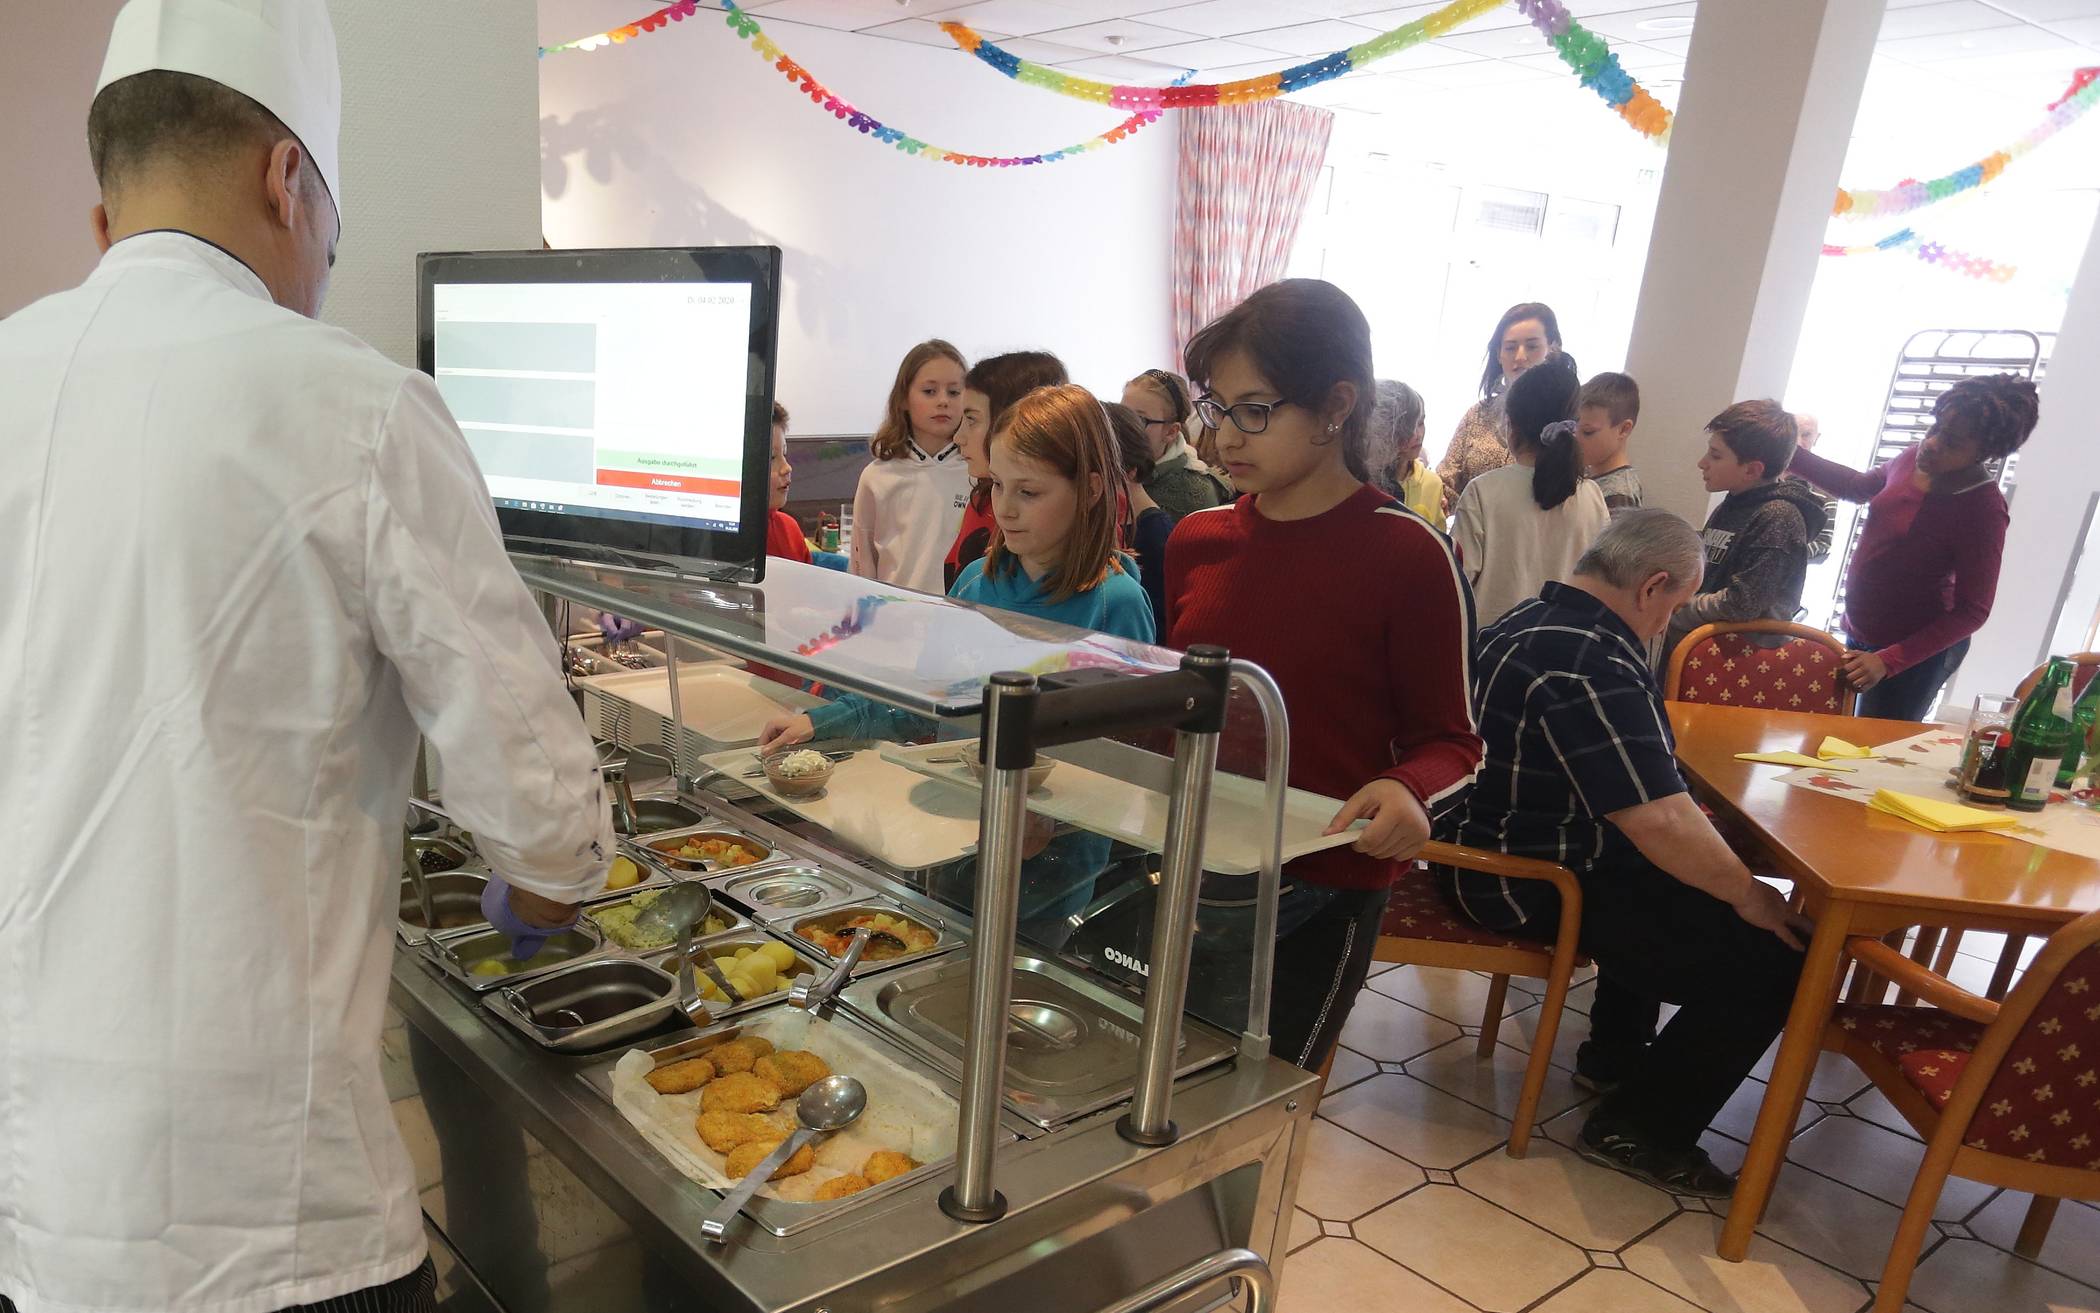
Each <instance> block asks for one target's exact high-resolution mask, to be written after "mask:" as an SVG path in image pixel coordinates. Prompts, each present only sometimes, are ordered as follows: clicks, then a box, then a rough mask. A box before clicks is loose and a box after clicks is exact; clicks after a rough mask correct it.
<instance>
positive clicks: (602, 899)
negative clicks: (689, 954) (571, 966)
mask: <svg viewBox="0 0 2100 1313" xmlns="http://www.w3.org/2000/svg"><path fill="white" fill-rule="evenodd" d="M643 869H644V870H646V869H648V868H647V867H644V868H643ZM669 887H670V885H669V883H668V882H665V881H659V882H656V883H655V884H654V885H649V884H644V885H638V886H636V887H635V888H632V889H621V890H617V891H615V892H613V893H611V894H607V895H602V896H599V897H595V898H589V899H586V900H585V901H584V904H583V919H584V920H585V921H587V922H590V925H591V928H592V929H593V930H594V931H596V932H597V934H598V937H599V939H601V940H602V941H603V942H604V944H605V947H606V948H607V949H609V950H611V951H612V952H615V953H620V954H623V955H626V956H629V957H647V956H649V955H650V954H653V953H661V952H663V951H665V950H666V949H667V948H669V947H670V945H667V944H657V945H652V946H651V947H648V948H630V947H628V946H627V945H625V944H623V943H621V942H620V941H619V940H617V939H614V938H613V937H612V935H611V934H610V933H608V932H607V931H606V930H605V928H604V927H602V926H600V925H599V924H598V923H597V922H596V921H594V920H592V919H591V913H593V912H598V911H603V910H604V909H605V908H608V907H617V906H619V905H620V904H622V903H626V902H631V901H633V899H634V896H635V895H636V894H637V893H647V892H649V891H650V890H651V889H652V888H654V889H665V888H669ZM707 919H708V921H709V922H710V923H712V922H715V921H717V920H719V922H720V924H719V925H715V926H714V928H713V929H710V930H702V929H701V928H699V927H697V926H696V927H694V929H693V939H694V941H695V942H698V941H700V940H703V939H710V938H717V937H719V936H722V935H735V934H750V933H751V932H752V931H753V930H755V929H756V928H757V927H755V926H753V925H752V924H751V918H749V917H747V916H745V915H744V914H743V913H741V912H739V911H737V909H735V908H734V907H731V906H729V905H728V904H726V903H720V902H718V903H716V904H715V905H714V907H713V908H712V909H710V910H709V912H708V914H707Z"/></svg>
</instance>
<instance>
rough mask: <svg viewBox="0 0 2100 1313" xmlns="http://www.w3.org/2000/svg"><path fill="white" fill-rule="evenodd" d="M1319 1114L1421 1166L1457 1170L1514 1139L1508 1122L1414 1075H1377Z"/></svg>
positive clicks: (1324, 1107) (1347, 1090) (1336, 1098)
mask: <svg viewBox="0 0 2100 1313" xmlns="http://www.w3.org/2000/svg"><path fill="white" fill-rule="evenodd" d="M1320 1115H1321V1116H1322V1117H1325V1118H1327V1119H1328V1120H1330V1121H1334V1122H1338V1123H1340V1124H1341V1125H1343V1126H1346V1127H1348V1128H1349V1129H1350V1130H1352V1131H1355V1132H1356V1133H1357V1134H1358V1135H1361V1136H1363V1137H1364V1138H1365V1139H1367V1140H1369V1141H1370V1142H1371V1143H1373V1144H1375V1145H1379V1146H1382V1147H1383V1148H1385V1149H1386V1150H1387V1151H1389V1152H1391V1153H1396V1154H1399V1155H1400V1156H1401V1157H1402V1158H1405V1159H1407V1160H1408V1161H1409V1162H1411V1163H1414V1164H1416V1165H1417V1166H1421V1167H1444V1168H1454V1167H1457V1166H1458V1165H1459V1164H1460V1163H1462V1162H1465V1161H1466V1160H1467V1159H1469V1158H1473V1157H1476V1156H1478V1155H1479V1154H1481V1153H1484V1152H1485V1151H1487V1150H1489V1149H1492V1148H1494V1147H1495V1146H1496V1145H1498V1144H1501V1143H1503V1142H1504V1141H1506V1140H1507V1139H1508V1138H1509V1123H1508V1122H1507V1121H1504V1120H1503V1119H1502V1118H1500V1117H1496V1116H1494V1115H1493V1114H1491V1113H1486V1112H1482V1111H1481V1110H1480V1109H1478V1108H1476V1107H1474V1106H1473V1105H1472V1104H1470V1103H1467V1102H1465V1101H1464V1100H1463V1099H1455V1098H1453V1097H1451V1096H1450V1095H1448V1094H1446V1093H1444V1092H1443V1091H1442V1090H1439V1089H1437V1088H1435V1087H1434V1086H1430V1085H1424V1084H1423V1083H1422V1082H1421V1081H1418V1080H1416V1079H1415V1078H1414V1077H1412V1076H1374V1077H1372V1078H1371V1079H1370V1080H1367V1081H1364V1082H1362V1083H1361V1084H1357V1085H1352V1086H1350V1087H1349V1088H1348V1089H1346V1090H1343V1091H1342V1092H1341V1093H1340V1094H1338V1095H1336V1096H1335V1097H1334V1098H1332V1099H1330V1100H1328V1101H1326V1103H1324V1104H1323V1105H1322V1106H1321V1109H1320Z"/></svg>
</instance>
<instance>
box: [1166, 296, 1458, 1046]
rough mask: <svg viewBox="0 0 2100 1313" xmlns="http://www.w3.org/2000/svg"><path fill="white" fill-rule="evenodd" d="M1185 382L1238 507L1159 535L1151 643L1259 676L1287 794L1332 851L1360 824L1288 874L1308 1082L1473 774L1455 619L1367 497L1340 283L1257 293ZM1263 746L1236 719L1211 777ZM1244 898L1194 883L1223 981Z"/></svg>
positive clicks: (1366, 410) (1387, 517) (1289, 1042)
mask: <svg viewBox="0 0 2100 1313" xmlns="http://www.w3.org/2000/svg"><path fill="white" fill-rule="evenodd" d="M1188 367H1189V375H1190V377H1191V378H1193V379H1195V380H1196V382H1197V385H1198V387H1199V388H1200V393H1199V399H1198V400H1197V402H1196V412H1197V414H1198V415H1199V416H1201V417H1202V420H1203V422H1204V423H1205V424H1207V425H1210V426H1211V427H1212V428H1214V429H1215V430H1216V431H1217V439H1218V455H1219V458H1220V459H1221V460H1223V461H1224V462H1225V465H1226V471H1227V473H1229V474H1230V475H1231V476H1232V479H1233V481H1234V483H1236V484H1237V485H1238V486H1239V489H1240V492H1241V494H1242V495H1241V496H1240V499H1239V500H1238V501H1237V502H1235V503H1233V504H1232V505H1230V506H1222V507H1219V508H1217V509H1216V510H1209V511H1201V512H1198V513H1196V514H1194V515H1191V516H1189V517H1188V518H1187V519H1185V520H1183V521H1182V522H1181V523H1180V525H1178V526H1177V527H1176V528H1175V530H1174V536H1173V537H1172V538H1171V539H1169V540H1168V543H1167V581H1166V611H1167V617H1166V631H1165V637H1166V641H1167V643H1168V645H1169V646H1171V647H1176V648H1183V649H1186V648H1188V647H1190V646H1192V645H1194V644H1198V643H1215V644H1218V645H1220V646H1222V647H1225V648H1226V649H1228V650H1229V651H1230V652H1231V653H1232V655H1233V656H1235V657H1240V658H1244V659H1246V660H1248V661H1252V662H1254V663H1255V664H1256V665H1258V666H1261V667H1262V668H1263V669H1264V670H1267V671H1268V672H1269V674H1270V675H1272V676H1274V677H1275V679H1276V682H1277V684H1278V685H1279V686H1280V687H1281V688H1282V690H1283V696H1284V701H1285V704H1286V706H1287V707H1288V710H1289V714H1290V730H1291V770H1290V783H1291V784H1292V785H1294V786H1296V787H1297V788H1300V789H1305V790H1307V791H1309V792H1312V793H1317V794H1322V795H1325V796H1326V797H1329V798H1333V799H1336V800H1337V802H1336V806H1337V810H1336V812H1335V814H1334V818H1333V822H1332V825H1331V827H1330V829H1329V831H1328V832H1329V833H1330V834H1335V835H1341V834H1344V833H1345V832H1346V831H1348V830H1349V829H1350V827H1352V826H1354V825H1355V824H1356V823H1357V822H1359V821H1361V822H1365V823H1366V824H1365V825H1364V827H1363V828H1362V829H1361V830H1360V831H1358V832H1357V833H1355V835H1354V837H1353V839H1351V840H1350V841H1349V842H1347V843H1344V844H1342V845H1341V846H1339V847H1336V848H1332V849H1329V850H1327V851H1325V852H1319V853H1314V854H1311V855H1309V856H1306V857H1302V858H1299V859H1298V860H1297V861H1294V862H1292V863H1290V864H1289V865H1288V866H1286V867H1285V868H1284V883H1285V886H1286V888H1287V891H1288V892H1286V893H1285V895H1284V897H1283V902H1282V906H1281V908H1280V915H1279V918H1278V923H1277V930H1278V938H1277V942H1276V946H1275V951H1276V974H1275V982H1276V984H1275V1001H1274V1005H1273V1006H1272V1008H1271V1009H1270V1013H1269V1026H1270V1031H1271V1034H1272V1037H1273V1044H1274V1051H1275V1052H1276V1053H1277V1054H1278V1055H1279V1056H1281V1057H1283V1058H1284V1059H1286V1060H1287V1061H1290V1062H1295V1063H1297V1064H1298V1065H1299V1066H1302V1067H1305V1068H1306V1069H1307V1070H1318V1069H1319V1068H1320V1067H1321V1065H1322V1064H1323V1063H1325V1062H1326V1061H1327V1059H1328V1057H1329V1055H1330V1054H1331V1053H1332V1052H1333V1049H1334V1043H1335V1040H1336V1038H1337V1037H1338V1036H1339V1035H1340V1033H1341V1029H1342V1023H1343V1022H1344V1021H1345V1020H1346V1019H1347V1017H1348V1015H1349V1010H1350V1008H1351V1007H1352V1006H1353V1005H1354V1003H1355V999H1356V994H1357V992H1358V990H1360V989H1361V988H1362V986H1363V982H1364V978H1365V976H1366V975H1367V974H1368V972H1369V970H1370V965H1371V949H1372V945H1373V944H1374V943H1375V941H1376V940H1377V938H1378V925H1379V920H1380V917H1381V916H1382V915H1383V913H1384V910H1385V899H1386V888H1387V886H1388V885H1389V884H1391V882H1392V880H1393V878H1394V877H1395V875H1396V874H1398V869H1399V868H1398V866H1397V865H1396V863H1397V862H1400V861H1406V860H1408V859H1410V858H1412V857H1413V856H1414V855H1415V854H1416V853H1417V852H1419V851H1420V850H1421V848H1422V845H1423V844H1424V843H1426V842H1427V841H1428V839H1429V837H1430V825H1431V820H1432V818H1433V817H1434V816H1436V815H1438V814H1440V813H1441V812H1443V811H1444V810H1446V809H1447V808H1448V807H1450V806H1451V805H1452V804H1453V803H1454V802H1455V801H1456V799H1457V797H1458V796H1459V794H1460V793H1461V791H1462V790H1464V788H1465V787H1466V785H1467V784H1468V783H1470V782H1471V780H1472V778H1473V772H1474V771H1475V770H1476V769H1478V767H1479V765H1480V755H1481V744H1480V737H1479V735H1477V734H1476V733H1474V730H1473V718H1472V700H1471V695H1470V693H1469V691H1468V688H1467V669H1466V667H1467V659H1468V654H1469V653H1470V651H1471V649H1472V641H1473V629H1472V615H1471V606H1470V604H1469V601H1468V599H1467V594H1466V586H1465V582H1464V580H1462V579H1461V578H1460V577H1459V573H1458V564H1457V562H1456V561H1455V560H1453V559H1452V555H1451V549H1450V544H1449V543H1447V542H1446V541H1445V540H1444V536H1443V535H1442V534H1440V533H1438V532H1437V531H1436V530H1435V529H1433V528H1431V527H1430V526H1429V525H1428V524H1427V523H1425V522H1424V521H1423V520H1422V519H1421V517H1419V516H1417V515H1414V514H1412V513H1410V512H1408V511H1407V510H1405V509H1403V508H1402V507H1400V506H1398V505H1396V504H1395V503H1394V501H1393V499H1392V498H1390V497H1388V496H1386V495H1385V494H1384V493H1382V492H1380V491H1378V490H1377V489H1376V488H1373V487H1369V486H1367V483H1366V481H1367V479H1368V477H1369V474H1370V470H1369V469H1368V467H1367V465H1366V463H1365V454H1364V453H1365V445H1366V437H1367V430H1368V427H1369V419H1370V410H1371V404H1372V396H1373V383H1372V377H1371V327H1370V324H1369V323H1368V322H1366V320H1365V319H1364V315H1363V312H1362V311H1361V310H1359V309H1358V308H1357V306H1356V303H1355V302H1354V301H1352V300H1350V299H1349V297H1348V296H1347V295H1346V294H1345V293H1344V292H1343V291H1342V290H1341V289H1340V288H1338V287H1336V286H1335V285H1334V284H1332V283H1327V282H1321V281H1317V280H1314V279H1302V278H1297V279H1290V280H1288V281H1285V282H1281V283H1276V284H1273V285H1271V286H1269V287H1265V288H1263V289H1262V290H1261V291H1259V292H1256V293H1255V294H1254V295H1253V296H1251V297H1249V298H1248V299H1247V300H1246V301H1245V302H1244V303H1242V304H1241V305H1240V306H1239V307H1238V308H1237V309H1235V310H1232V311H1230V312H1228V313H1227V314H1225V315H1224V316H1223V317H1222V318H1219V319H1217V320H1215V321H1213V322H1212V323H1211V324H1210V325H1209V326H1208V327H1206V328H1205V329H1203V331H1202V332H1200V333H1198V334H1197V335H1196V337H1195V339H1194V340H1193V341H1191V342H1190V343H1189V348H1188ZM1261 749H1262V737H1261V734H1260V731H1259V727H1258V725H1257V726H1255V727H1252V729H1251V730H1250V731H1243V730H1242V729H1241V728H1240V727H1239V718H1238V717H1236V716H1235V717H1233V725H1232V727H1231V728H1229V729H1228V733H1227V735H1226V738H1225V742H1224V744H1223V745H1222V749H1221V757H1220V761H1219V765H1220V767H1221V768H1222V769H1226V770H1230V771H1233V772H1235V773H1238V774H1242V775H1250V776H1255V777H1259V776H1260V774H1261ZM1343 800H1346V801H1343ZM1253 883H1254V877H1251V876H1250V877H1223V876H1207V877H1205V881H1204V885H1205V899H1206V901H1207V903H1208V904H1209V906H1208V907H1207V908H1206V909H1205V910H1206V914H1207V915H1206V918H1204V919H1200V920H1199V930H1200V933H1199V943H1200V944H1201V945H1202V946H1203V949H1202V951H1203V952H1204V953H1205V954H1207V955H1213V954H1214V955H1215V961H1216V963H1217V968H1218V970H1219V971H1220V972H1223V971H1225V970H1226V969H1227V968H1226V967H1225V965H1224V964H1225V962H1226V961H1227V959H1229V958H1231V957H1233V956H1234V955H1236V954H1244V953H1245V952H1247V951H1248V950H1249V949H1250V948H1251V947H1252V945H1251V944H1249V943H1248V941H1247V938H1246V936H1247V935H1248V934H1249V933H1251V920H1250V918H1249V917H1248V916H1244V915H1241V914H1240V909H1239V908H1238V907H1235V906H1232V905H1233V904H1240V905H1242V906H1244V905H1245V904H1246V903H1247V902H1248V901H1249V900H1250V899H1251V898H1252V896H1253V892H1254V890H1253V888H1252V885H1253ZM1245 960H1246V959H1245V957H1244V956H1239V957H1238V961H1240V962H1241V963H1244V962H1245ZM1239 969H1240V970H1241V971H1244V966H1241V967H1240V968H1239Z"/></svg>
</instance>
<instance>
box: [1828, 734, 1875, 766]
mask: <svg viewBox="0 0 2100 1313" xmlns="http://www.w3.org/2000/svg"><path fill="white" fill-rule="evenodd" d="M1816 755H1817V756H1818V757H1821V758H1822V759H1823V760H1825V761H1830V760H1833V759H1836V760H1843V761H1854V760H1860V759H1864V758H1871V757H1875V756H1878V755H1880V754H1878V753H1876V752H1875V751H1874V749H1872V748H1862V747H1861V746H1859V745H1858V744H1857V743H1847V742H1845V741H1844V740H1843V739H1841V738H1838V737H1837V736H1836V735H1829V736H1827V737H1825V738H1824V740H1823V741H1822V742H1821V743H1820V744H1818V745H1816Z"/></svg>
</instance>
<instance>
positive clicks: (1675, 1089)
mask: <svg viewBox="0 0 2100 1313" xmlns="http://www.w3.org/2000/svg"><path fill="white" fill-rule="evenodd" d="M1582 897H1583V907H1582V936H1581V945H1582V951H1583V952H1584V953H1586V954H1587V955H1588V956H1589V957H1590V958H1591V960H1593V961H1594V962H1596V964H1597V999H1596V1002H1595V1003H1594V1004H1593V1005H1592V1007H1591V1011H1590V1039H1591V1042H1592V1043H1594V1044H1596V1045H1597V1046H1599V1047H1600V1048H1604V1049H1609V1050H1619V1051H1621V1052H1624V1053H1628V1054H1630V1053H1631V1052H1632V1051H1633V1049H1634V1048H1635V1047H1637V1046H1638V1045H1640V1044H1642V1043H1645V1042H1646V1041H1647V1039H1648V1037H1649V1036H1651V1035H1653V1036H1654V1042H1653V1043H1652V1044H1648V1046H1647V1050H1646V1053H1645V1055H1644V1056H1642V1057H1640V1058H1639V1059H1637V1060H1636V1062H1635V1065H1634V1066H1633V1068H1632V1072H1631V1075H1630V1076H1629V1077H1628V1078H1627V1079H1626V1081H1625V1082H1624V1083H1623V1084H1621V1085H1620V1086H1619V1088H1618V1089H1616V1090H1614V1091H1613V1092H1612V1093H1611V1094H1609V1095H1607V1096H1606V1097H1605V1099H1604V1101H1603V1102H1602V1103H1601V1104H1599V1105H1598V1108H1597V1115H1598V1116H1600V1117H1604V1118H1607V1119H1610V1120H1612V1121H1616V1122H1620V1123H1623V1124H1625V1125H1627V1126H1628V1127H1629V1128H1631V1129H1633V1130H1634V1131H1636V1132H1637V1133H1639V1134H1641V1135H1643V1136H1645V1137H1646V1138H1648V1139H1650V1140H1651V1141H1653V1142H1655V1143H1657V1144H1660V1145H1664V1146H1667V1147H1671V1148H1681V1147H1687V1146H1690V1145H1692V1144H1695V1143H1697V1142H1698V1139H1699V1136H1700V1134H1701V1132H1703V1131H1705V1130H1706V1128H1707V1126H1708V1125H1709V1124H1710V1123H1711V1122H1712V1121H1713V1119H1714V1116H1715V1115H1716V1114H1717V1113H1719V1112H1720V1111H1721V1105H1722V1104H1724V1103H1727V1102H1728V1098H1729V1096H1730V1095H1732V1094H1734V1093H1735V1091H1736V1088H1737V1087H1738V1086H1740V1085H1741V1084H1742V1083H1743V1078H1744V1077H1746V1076H1748V1075H1749V1074H1750V1069H1751V1068H1752V1067H1755V1066H1756V1065H1757V1060H1758V1058H1759V1057H1761V1056H1762V1055H1763V1054H1764V1051H1765V1049H1766V1048H1767V1047H1768V1046H1770V1044H1771V1043H1772V1040H1773V1039H1774V1038H1776V1037H1777V1036H1778V1034H1779V1032H1780V1031H1781V1030H1783V1029H1785V1027H1786V1015H1787V1010H1788V1008H1789V1007H1791V1006H1792V1004H1793V999H1794V987H1795V985H1796V984H1798V983H1799V982H1800V978H1801V954H1799V953H1797V952H1795V951H1794V950H1793V949H1791V948H1789V947H1787V946H1786V945H1785V944H1784V943H1782V942H1781V941H1780V939H1779V937H1778V936H1777V935H1774V934H1773V933H1772V932H1771V931H1769V930H1760V929H1758V928H1757V927H1755V926H1753V925H1750V924H1749V923H1748V922H1746V921H1744V920H1743V919H1742V918H1741V917H1739V916H1737V915H1736V913H1735V909H1734V908H1732V907H1730V906H1728V904H1726V903H1724V902H1722V901H1721V900H1720V899H1718V898H1715V897H1713V896H1712V895H1710V894H1705V893H1702V892H1700V891H1699V890H1697V889H1694V888H1692V887H1691V886H1690V885H1687V884H1684V883H1682V882H1681V881H1678V880H1676V879H1673V878H1672V877H1671V876H1669V875H1668V874H1666V873H1665V872H1663V871H1661V870H1658V869H1657V868H1656V867H1654V866H1651V865H1649V864H1648V863H1647V862H1644V861H1634V862H1631V863H1628V864H1627V865H1624V866H1620V867H1614V868H1612V869H1610V870H1602V871H1595V872H1592V873H1591V874H1589V875H1587V876H1585V877H1583V880H1582ZM1663 1003H1675V1004H1677V1005H1678V1012H1677V1015H1676V1016H1674V1017H1672V1018H1671V1019H1670V1024H1669V1025H1667V1026H1665V1027H1663V1029H1662V1031H1661V1033H1660V1034H1656V1032H1655V1022H1656V1017H1657V1014H1658V1010H1659V1008H1660V1006H1661V1005H1662V1004H1663Z"/></svg>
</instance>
